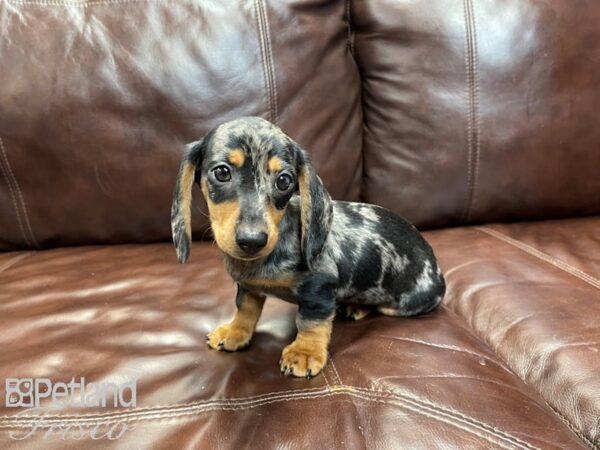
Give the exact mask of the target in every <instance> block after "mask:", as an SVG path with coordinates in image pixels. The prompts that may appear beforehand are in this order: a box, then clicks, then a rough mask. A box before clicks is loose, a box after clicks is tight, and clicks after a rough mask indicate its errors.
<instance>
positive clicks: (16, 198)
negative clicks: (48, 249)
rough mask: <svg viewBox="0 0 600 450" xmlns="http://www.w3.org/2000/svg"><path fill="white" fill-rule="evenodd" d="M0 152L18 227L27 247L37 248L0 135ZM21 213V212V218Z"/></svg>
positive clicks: (24, 205) (22, 199)
mask: <svg viewBox="0 0 600 450" xmlns="http://www.w3.org/2000/svg"><path fill="white" fill-rule="evenodd" d="M0 152H1V153H2V154H1V155H0V156H2V161H0V166H1V167H2V174H3V175H4V179H5V180H6V184H8V188H9V190H10V195H11V199H12V203H13V206H14V208H15V212H16V214H17V221H18V223H19V228H20V229H21V234H22V235H23V238H24V239H25V243H26V244H27V245H28V246H29V247H35V248H39V246H38V243H37V242H36V240H35V236H34V235H33V231H32V230H31V224H30V223H29V216H28V214H27V205H26V204H25V199H24V198H23V193H22V192H21V188H20V187H19V183H18V182H17V178H16V177H15V174H14V172H13V171H12V169H11V167H10V163H9V161H8V155H7V154H6V148H5V147H4V141H3V140H2V137H1V136H0ZM19 206H20V208H19ZM21 214H23V218H22V219H21ZM23 223H25V226H23ZM26 229H27V231H29V234H27V232H26Z"/></svg>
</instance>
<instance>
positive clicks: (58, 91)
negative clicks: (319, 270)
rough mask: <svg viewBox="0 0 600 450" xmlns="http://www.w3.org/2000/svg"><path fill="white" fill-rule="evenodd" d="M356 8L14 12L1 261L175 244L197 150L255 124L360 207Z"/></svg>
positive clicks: (116, 5) (259, 3)
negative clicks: (9, 254) (206, 140)
mask: <svg viewBox="0 0 600 450" xmlns="http://www.w3.org/2000/svg"><path fill="white" fill-rule="evenodd" d="M346 6H347V5H346V3H345V2H344V1H343V0H338V1H328V0H315V1H311V2H308V3H307V2H306V1H303V0H296V1H291V0H288V1H273V2H267V1H265V0H255V1H237V2H229V1H226V2H223V1H202V2H191V1H185V0H181V1H179V0H178V1H164V0H158V1H145V0H101V1H97V0H94V1H92V0H88V1H87V2H79V1H71V0H58V1H49V0H48V1H47V0H35V1H34V0H23V1H18V2H17V1H14V2H13V1H11V0H7V1H5V2H2V3H1V4H0V29H1V30H2V37H1V38H0V60H1V61H2V62H3V63H2V64H1V65H0V81H1V88H0V139H1V140H0V144H1V148H0V167H1V169H2V171H1V172H0V249H4V250H6V249H14V248H38V247H51V246H56V245H73V244H85V243H116V242H131V241H158V240H167V239H169V238H170V219H169V211H170V203H171V193H172V191H173V187H174V181H175V176H176V173H177V169H178V165H179V160H180V156H181V152H182V151H183V146H184V144H185V143H186V142H189V141H191V140H195V139H196V138H198V137H200V136H201V135H203V134H204V133H206V132H207V131H208V130H209V129H210V128H212V127H213V126H215V125H217V124H218V123H220V122H222V121H225V120H228V119H232V118H235V117H239V116H244V115H260V116H263V117H265V118H267V119H269V120H271V121H274V122H277V123H278V124H279V125H280V126H281V127H282V128H284V129H285V130H286V131H287V132H288V134H290V135H291V136H292V137H293V138H294V139H296V140H297V141H298V142H299V143H300V144H301V145H302V146H304V147H305V148H306V149H307V150H308V151H309V152H310V154H311V155H312V157H313V160H314V163H315V165H316V167H317V170H318V171H319V173H320V174H321V175H322V177H323V179H324V180H325V183H326V184H327V187H328V188H329V190H330V191H331V193H332V195H333V196H335V197H336V198H344V199H358V195H359V187H360V176H361V172H362V167H361V136H362V130H361V128H362V123H361V117H360V81H359V75H358V71H357V69H356V66H355V64H354V62H353V60H352V56H351V54H350V52H349V51H348V27H347V8H346ZM340 174H343V176H340ZM195 195H196V199H195V202H196V204H195V213H194V224H195V226H194V230H195V237H197V238H200V237H201V235H202V230H203V227H204V226H205V225H206V220H205V218H204V217H203V216H202V215H201V214H200V213H199V211H198V210H199V209H201V208H202V207H203V205H202V204H201V202H200V201H199V198H200V192H199V190H196V191H195Z"/></svg>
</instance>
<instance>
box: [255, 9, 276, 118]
mask: <svg viewBox="0 0 600 450" xmlns="http://www.w3.org/2000/svg"><path fill="white" fill-rule="evenodd" d="M254 6H255V9H256V17H257V21H258V35H259V43H260V56H261V62H262V66H263V74H264V79H265V90H266V92H267V106H268V110H269V121H270V122H272V123H274V124H277V122H278V117H277V92H276V90H277V89H276V87H275V74H274V68H273V55H272V49H271V37H270V30H269V23H268V17H267V11H266V7H265V4H264V0H255V1H254Z"/></svg>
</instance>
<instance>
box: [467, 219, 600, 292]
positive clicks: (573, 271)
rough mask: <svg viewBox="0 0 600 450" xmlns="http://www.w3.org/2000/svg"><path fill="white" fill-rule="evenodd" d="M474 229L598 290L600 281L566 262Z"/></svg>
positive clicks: (485, 229)
mask: <svg viewBox="0 0 600 450" xmlns="http://www.w3.org/2000/svg"><path fill="white" fill-rule="evenodd" d="M474 228H475V229H476V230H479V231H481V232H483V233H486V234H489V235H490V236H493V237H495V238H496V239H499V240H501V241H503V242H505V243H507V244H510V245H512V246H513V247H517V248H518V249H520V250H522V251H524V252H525V253H529V254H530V255H532V256H535V257H536V258H538V259H541V260H542V261H545V262H547V263H548V264H551V265H553V266H554V267H557V268H558V269H561V270H562V271H564V272H567V273H569V274H571V275H573V276H574V277H577V278H579V279H580V280H582V281H585V282H586V283H588V284H590V285H592V286H594V287H595V288H596V289H600V280H598V279H597V278H595V277H593V276H592V275H589V274H587V273H585V272H583V271H581V270H579V269H577V268H576V267H573V266H571V265H569V264H567V263H566V262H564V261H562V260H560V259H558V258H555V257H553V256H550V255H548V254H547V253H544V252H542V251H540V250H538V249H536V248H535V247H532V246H530V245H528V244H525V243H524V242H521V241H518V240H516V239H514V238H511V237H510V236H507V235H505V234H503V233H500V232H498V231H496V230H493V229H491V228H488V227H474Z"/></svg>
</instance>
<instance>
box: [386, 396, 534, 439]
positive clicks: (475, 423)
mask: <svg viewBox="0 0 600 450" xmlns="http://www.w3.org/2000/svg"><path fill="white" fill-rule="evenodd" d="M388 392H389V391H388ZM391 393H392V395H393V396H395V397H398V398H400V399H402V400H404V401H413V402H415V403H417V404H420V405H422V406H426V407H429V408H431V409H433V410H436V411H438V412H443V413H445V414H448V415H449V416H452V417H454V418H455V419H457V420H458V419H460V420H463V421H465V422H467V423H469V424H471V425H473V426H477V427H481V428H483V429H484V430H486V431H487V432H489V433H491V432H494V433H497V434H499V435H500V436H502V437H503V438H505V439H507V440H512V441H514V442H515V443H518V444H521V445H524V446H526V447H528V448H530V449H536V448H537V447H533V446H531V445H530V444H529V443H527V442H525V441H523V440H521V439H519V438H517V437H515V436H512V435H510V434H508V433H506V432H504V431H502V430H499V429H497V428H495V427H493V426H491V425H488V424H486V423H484V422H481V421H479V420H476V419H474V418H472V417H469V416H467V415H465V414H463V413H461V412H459V411H456V410H455V409H453V408H448V407H445V406H441V405H438V404H436V403H433V402H431V401H429V400H425V399H423V398H420V397H418V396H416V395H411V394H405V393H400V392H396V391H392V392H391Z"/></svg>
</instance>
